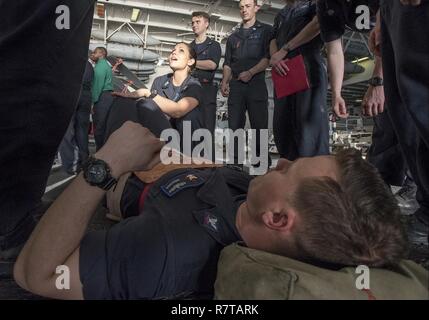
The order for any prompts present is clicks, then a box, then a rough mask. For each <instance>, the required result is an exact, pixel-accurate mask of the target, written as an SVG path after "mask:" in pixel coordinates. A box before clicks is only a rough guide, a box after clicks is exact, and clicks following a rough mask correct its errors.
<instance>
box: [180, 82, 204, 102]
mask: <svg viewBox="0 0 429 320" xmlns="http://www.w3.org/2000/svg"><path fill="white" fill-rule="evenodd" d="M183 98H194V99H196V100H197V101H198V103H199V104H201V103H202V101H203V88H202V87H201V85H200V84H198V83H192V84H190V85H188V87H187V88H186V89H185V90H184V91H183V94H182V99H183Z"/></svg>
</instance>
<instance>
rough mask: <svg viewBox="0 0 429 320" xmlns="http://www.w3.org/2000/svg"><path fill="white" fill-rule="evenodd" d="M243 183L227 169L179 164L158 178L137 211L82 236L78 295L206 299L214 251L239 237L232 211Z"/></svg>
mask: <svg viewBox="0 0 429 320" xmlns="http://www.w3.org/2000/svg"><path fill="white" fill-rule="evenodd" d="M250 181H251V177H250V176H248V175H247V174H245V173H243V172H238V171H235V170H232V169H228V168H218V169H202V170H195V169H182V170H176V171H174V172H171V173H169V174H167V175H166V176H164V177H162V178H161V179H160V180H159V181H158V182H156V183H155V184H154V185H153V186H152V187H151V189H150V191H149V193H148V196H147V198H146V200H145V204H144V207H143V208H140V215H138V216H137V217H134V218H128V219H126V220H124V221H123V222H121V223H119V224H117V225H115V226H114V227H113V228H112V229H110V230H109V231H99V232H91V233H89V234H88V235H87V236H86V237H85V238H84V239H83V241H82V243H81V247H80V277H81V281H82V283H83V292H84V297H85V299H161V298H173V297H186V296H189V295H197V296H201V295H204V296H209V297H211V296H212V294H213V290H214V289H213V286H214V282H215V279H216V273H217V262H218V259H219V255H220V252H221V250H222V249H223V248H224V247H225V246H227V245H229V244H232V243H234V242H237V241H241V237H240V235H239V234H238V231H237V229H236V226H235V220H236V213H237V210H238V207H239V206H240V205H241V204H242V203H243V201H244V200H245V198H246V194H247V189H248V187H249V183H250ZM140 191H141V190H140ZM139 194H140V192H137V193H136V196H134V198H136V199H137V201H138V197H139ZM131 201H132V200H131ZM137 214H138V213H136V214H135V215H137Z"/></svg>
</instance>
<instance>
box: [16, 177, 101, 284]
mask: <svg viewBox="0 0 429 320" xmlns="http://www.w3.org/2000/svg"><path fill="white" fill-rule="evenodd" d="M104 194H105V192H104V191H102V190H101V189H98V188H96V187H91V186H89V185H88V184H87V183H86V181H85V180H84V178H83V176H82V175H80V176H78V177H77V178H76V179H75V181H74V182H73V183H72V184H71V186H70V187H69V188H68V189H67V190H66V191H65V192H64V193H63V194H62V195H61V196H60V197H59V198H58V199H57V200H56V201H55V203H54V204H53V205H52V206H51V208H50V209H49V210H48V211H47V212H46V214H45V215H44V216H43V218H42V220H41V221H40V223H39V224H38V225H37V227H36V229H35V230H34V232H33V234H32V235H31V237H30V239H29V240H28V242H27V243H26V245H25V246H24V249H23V250H22V252H21V254H20V256H19V258H18V261H17V264H18V265H19V266H20V267H21V268H22V269H23V270H22V271H23V272H22V274H24V275H25V285H30V287H32V288H38V287H39V286H40V287H41V286H42V285H43V284H44V283H46V282H49V281H51V280H52V279H53V278H54V277H55V276H56V274H55V272H56V269H57V267H59V266H61V265H63V264H64V263H65V262H66V261H67V259H68V258H69V257H70V255H71V254H72V253H73V252H75V250H76V249H77V248H79V246H80V242H81V240H82V238H83V236H84V234H85V232H86V230H87V227H88V224H89V221H90V219H91V217H92V215H93V214H94V213H95V211H96V209H97V206H98V204H99V202H100V201H101V200H102V198H103V196H104Z"/></svg>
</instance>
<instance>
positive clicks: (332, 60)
mask: <svg viewBox="0 0 429 320" xmlns="http://www.w3.org/2000/svg"><path fill="white" fill-rule="evenodd" d="M326 46H327V48H328V70H329V77H330V83H331V89H332V93H333V95H334V96H341V89H342V85H343V80H344V53H343V48H342V42H341V39H339V40H336V41H333V42H330V43H327V44H326Z"/></svg>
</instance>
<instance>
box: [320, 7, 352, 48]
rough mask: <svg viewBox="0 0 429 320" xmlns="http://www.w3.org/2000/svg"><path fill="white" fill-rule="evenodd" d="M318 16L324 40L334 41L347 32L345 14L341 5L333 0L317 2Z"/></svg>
mask: <svg viewBox="0 0 429 320" xmlns="http://www.w3.org/2000/svg"><path fill="white" fill-rule="evenodd" d="M317 16H318V19H319V24H320V34H321V37H322V40H323V41H324V42H325V43H327V42H332V41H335V40H338V39H339V38H341V37H342V36H343V34H344V32H345V22H344V14H343V11H342V8H341V5H340V4H338V3H336V2H334V1H331V0H319V1H318V2H317Z"/></svg>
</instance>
